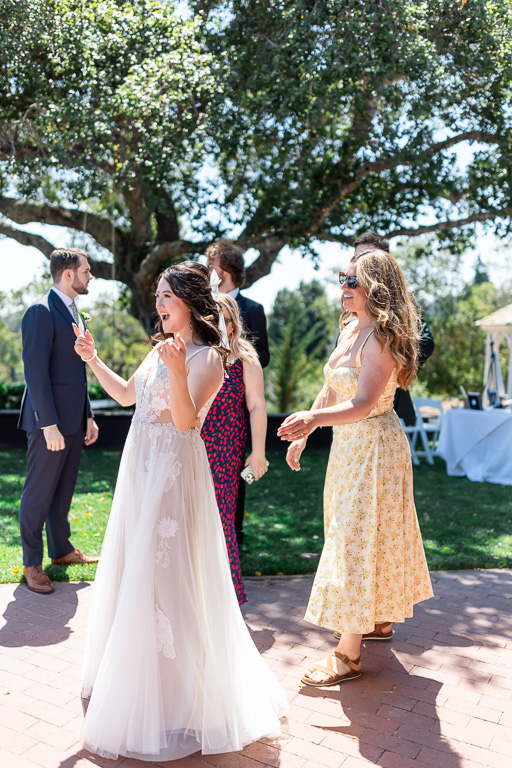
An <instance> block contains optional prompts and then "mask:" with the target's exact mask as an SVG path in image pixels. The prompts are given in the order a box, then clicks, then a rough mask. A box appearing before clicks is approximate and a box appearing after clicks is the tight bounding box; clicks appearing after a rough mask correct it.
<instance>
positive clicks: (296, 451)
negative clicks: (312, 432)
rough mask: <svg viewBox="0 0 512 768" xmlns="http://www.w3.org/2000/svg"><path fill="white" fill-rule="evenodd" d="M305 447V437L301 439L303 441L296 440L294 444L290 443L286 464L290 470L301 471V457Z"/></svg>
mask: <svg viewBox="0 0 512 768" xmlns="http://www.w3.org/2000/svg"><path fill="white" fill-rule="evenodd" d="M305 447H306V438H305V437H303V438H301V440H294V441H293V443H290V445H289V446H288V450H287V451H286V463H287V464H288V466H289V467H290V469H293V470H294V471H295V472H299V471H300V457H301V455H302V451H303V450H304V448H305Z"/></svg>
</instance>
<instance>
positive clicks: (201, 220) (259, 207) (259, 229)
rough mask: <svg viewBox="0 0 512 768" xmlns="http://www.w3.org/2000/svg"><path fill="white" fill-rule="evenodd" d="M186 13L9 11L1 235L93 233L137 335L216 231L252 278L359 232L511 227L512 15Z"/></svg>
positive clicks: (414, 4) (51, 5) (96, 261)
mask: <svg viewBox="0 0 512 768" xmlns="http://www.w3.org/2000/svg"><path fill="white" fill-rule="evenodd" d="M182 6H183V4H181V6H180V7H182ZM189 8H190V13H189V14H188V15H187V14H185V15H183V14H178V13H177V12H176V11H175V10H174V8H173V5H172V4H171V3H167V2H155V0H133V1H131V2H130V0H88V2H84V1H83V0H24V2H23V3H19V2H18V0H0V47H1V61H0V67H1V70H0V76H1V93H0V174H1V177H0V182H1V189H0V215H1V217H0V234H3V235H5V236H7V237H11V238H14V239H15V240H17V241H19V242H21V243H23V244H26V245H32V246H35V247H37V248H39V249H40V250H41V251H42V252H43V253H44V254H46V255H48V254H49V253H50V252H51V250H52V248H53V245H52V244H51V243H50V242H48V240H47V239H46V238H44V237H42V236H41V235H35V234H33V233H30V232H28V231H26V230H24V229H23V225H26V224H28V223H31V222H42V223H46V224H53V225H57V226H62V227H66V228H68V229H71V230H75V231H77V232H83V231H85V232H87V234H88V235H89V236H91V237H92V238H93V239H94V241H95V242H96V244H97V246H98V249H97V252H95V253H93V254H92V256H93V258H92V262H93V271H94V274H95V275H96V276H98V277H102V278H105V279H111V278H114V277H115V279H117V280H119V281H121V282H122V283H124V284H125V285H126V286H127V287H128V288H129V289H130V290H131V293H132V298H133V302H132V306H133V312H134V314H135V315H136V316H137V317H138V318H139V319H140V320H141V322H142V323H143V324H144V326H145V327H146V329H148V330H149V329H150V327H151V325H152V303H153V301H152V290H153V284H154V280H155V277H156V276H157V274H158V272H159V271H160V270H161V269H162V267H163V266H165V265H166V264H168V263H170V262H171V261H172V260H175V259H180V258H183V257H184V256H187V255H188V256H191V257H194V256H196V255H197V254H199V253H201V252H203V251H204V249H205V247H206V246H207V244H208V243H209V242H211V241H212V240H214V239H215V238H217V237H219V236H221V235H223V234H227V235H228V236H232V237H234V238H235V239H237V240H238V242H239V243H240V245H241V246H242V247H243V248H254V249H256V251H257V252H258V255H257V258H256V259H255V261H254V262H253V264H252V265H251V267H250V268H249V269H248V283H249V284H251V283H252V282H254V281H255V280H257V279H258V278H260V277H262V276H263V275H266V274H268V273H269V271H270V269H271V267H272V264H273V262H274V261H275V259H276V258H277V256H278V254H279V252H280V250H281V249H282V248H283V247H284V246H286V245H290V246H293V247H298V248H301V249H303V250H304V251H306V252H310V253H311V254H313V255H314V247H315V244H316V243H318V242H321V241H334V242H339V243H344V244H350V243H351V242H352V241H353V238H354V236H355V235H357V233H358V232H359V231H360V230H361V229H363V228H367V227H372V228H375V229H377V230H379V231H381V232H383V233H384V232H385V233H387V234H388V235H389V236H391V237H395V236H398V235H415V234H421V233H423V232H429V231H437V232H439V233H440V234H441V235H442V236H443V237H445V238H452V239H455V240H457V239H459V240H460V239H461V238H462V239H465V238H468V237H470V236H471V234H472V230H473V228H474V226H475V223H476V222H487V223H488V225H489V226H493V227H494V228H495V229H496V231H497V232H498V233H499V234H507V233H508V232H509V231H510V214H511V212H512V191H511V154H510V150H511V143H512V138H511V137H512V133H511V121H512V117H511V110H510V96H511V82H512V78H511V74H512V56H511V54H512V5H511V2H510V0H492V2H491V1H487V0H374V1H370V2H361V1H360V0H318V1H317V2H311V0H310V1H309V2H306V0H231V2H213V1H211V2H207V1H205V2H199V1H198V2H191V3H189ZM461 147H465V148H470V150H471V151H466V155H465V162H461V154H460V153H458V152H457V148H461ZM466 161H467V162H466Z"/></svg>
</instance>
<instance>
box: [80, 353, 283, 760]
mask: <svg viewBox="0 0 512 768" xmlns="http://www.w3.org/2000/svg"><path fill="white" fill-rule="evenodd" d="M203 349H204V348H203ZM201 351H202V350H196V351H195V352H194V353H192V354H199V353H200V352H201ZM191 357H192V355H190V357H189V358H188V360H190V359H191ZM135 387H136V409H135V413H134V417H133V421H132V425H131V427H130V431H129V434H128V437H127V440H126V445H125V448H124V451H123V456H122V459H121V464H120V468H119V475H118V479H117V485H116V490H115V494H114V500H113V504H112V510H111V513H110V519H109V522H108V526H107V531H106V534H105V539H104V543H103V548H102V552H101V559H100V562H99V566H98V571H97V576H96V581H95V584H94V594H93V601H92V607H91V614H90V619H89V624H88V633H87V640H86V650H85V660H84V682H83V697H84V699H85V701H87V699H90V700H89V705H88V708H87V712H86V716H85V721H84V725H83V728H82V737H83V740H84V745H85V747H86V748H87V749H88V750H90V751H91V752H96V753H97V754H99V755H102V756H104V757H108V758H113V759H115V758H117V756H118V755H125V756H127V757H134V758H138V759H141V760H150V761H157V762H163V761H166V760H174V759H176V758H181V757H185V756H187V755H190V754H192V753H193V752H197V751H198V750H202V752H203V753H204V754H211V753H222V752H231V751H235V750H241V749H243V747H244V746H245V745H246V744H248V743H250V742H252V741H255V740H257V739H259V738H261V737H262V736H265V735H267V736H277V735H278V734H279V733H280V723H279V718H280V717H281V716H282V715H283V714H284V713H285V712H286V709H287V705H286V699H285V694H284V691H283V689H282V688H281V686H280V685H279V684H278V683H277V681H276V680H275V678H274V677H273V675H272V673H271V672H270V670H269V668H268V667H267V665H266V664H265V662H264V661H263V659H262V658H261V656H260V654H259V653H258V651H257V649H256V647H255V645H254V643H253V642H252V639H251V637H250V634H249V631H248V629H247V627H246V626H245V623H244V621H243V618H242V615H241V613H240V609H239V606H238V602H237V599H236V594H235V591H234V589H233V582H232V579H231V573H230V569H229V562H228V557H227V551H226V544H225V541H224V534H223V531H222V525H221V522H220V518H219V513H218V509H217V504H216V502H215V493H214V489H213V483H212V479H211V474H210V468H209V466H208V459H207V456H206V451H205V448H204V444H203V442H202V440H201V437H200V431H199V429H196V428H194V429H188V430H186V431H184V432H179V431H178V430H177V429H176V427H175V426H174V425H173V424H172V423H171V424H169V423H159V419H162V414H163V412H164V411H167V412H169V395H170V379H169V373H168V370H167V368H166V366H165V365H164V364H163V363H162V362H161V361H160V359H159V357H158V354H157V353H156V351H155V350H153V351H152V352H150V353H149V355H148V356H147V357H146V359H145V360H144V362H143V363H142V365H141V366H140V368H139V369H138V370H137V372H136V374H135ZM213 399H214V396H213V397H212V398H211V399H210V402H209V403H206V405H205V406H204V408H202V409H201V413H200V420H201V423H202V422H203V421H204V417H205V416H206V413H207V411H208V408H209V406H210V404H211V402H212V401H213Z"/></svg>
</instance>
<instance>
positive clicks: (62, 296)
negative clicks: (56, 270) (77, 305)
mask: <svg viewBox="0 0 512 768" xmlns="http://www.w3.org/2000/svg"><path fill="white" fill-rule="evenodd" d="M52 291H55V293H56V294H57V296H58V297H59V299H62V301H63V302H64V304H65V305H66V307H68V308H69V307H70V306H71V305H72V303H73V299H70V297H69V296H68V295H67V293H63V292H62V291H60V290H59V289H58V288H57V286H56V285H54V286H53V288H52Z"/></svg>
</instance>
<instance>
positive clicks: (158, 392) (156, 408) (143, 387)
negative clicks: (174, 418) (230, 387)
mask: <svg viewBox="0 0 512 768" xmlns="http://www.w3.org/2000/svg"><path fill="white" fill-rule="evenodd" d="M204 349H209V347H201V348H200V349H195V350H194V351H193V352H191V353H190V354H188V355H187V357H186V362H187V363H188V362H189V361H190V360H191V359H192V357H194V356H195V355H197V354H198V353H200V352H201V351H202V350H204ZM221 384H222V382H221ZM220 386H221V385H219V388H220ZM217 392H218V390H216V391H215V392H214V393H213V395H212V396H211V397H210V398H209V400H207V401H206V403H205V404H204V405H203V407H202V408H201V410H200V411H199V413H198V418H199V421H200V425H199V427H198V429H200V428H201V427H202V426H203V423H204V420H205V418H206V416H207V414H208V411H209V409H210V406H211V404H212V403H213V401H214V400H215V397H216V396H217ZM135 398H136V400H135V413H134V416H133V420H134V421H135V422H139V423H145V424H159V423H170V422H169V420H168V418H166V419H163V418H162V414H164V412H166V411H167V413H168V414H169V412H170V406H171V382H170V379H169V371H168V369H167V366H166V365H165V363H163V362H162V361H161V360H160V358H159V356H158V353H157V352H156V350H155V349H152V350H151V352H150V353H149V354H148V355H147V357H146V358H145V360H143V362H142V363H141V365H140V366H139V368H138V369H137V371H136V372H135Z"/></svg>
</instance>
